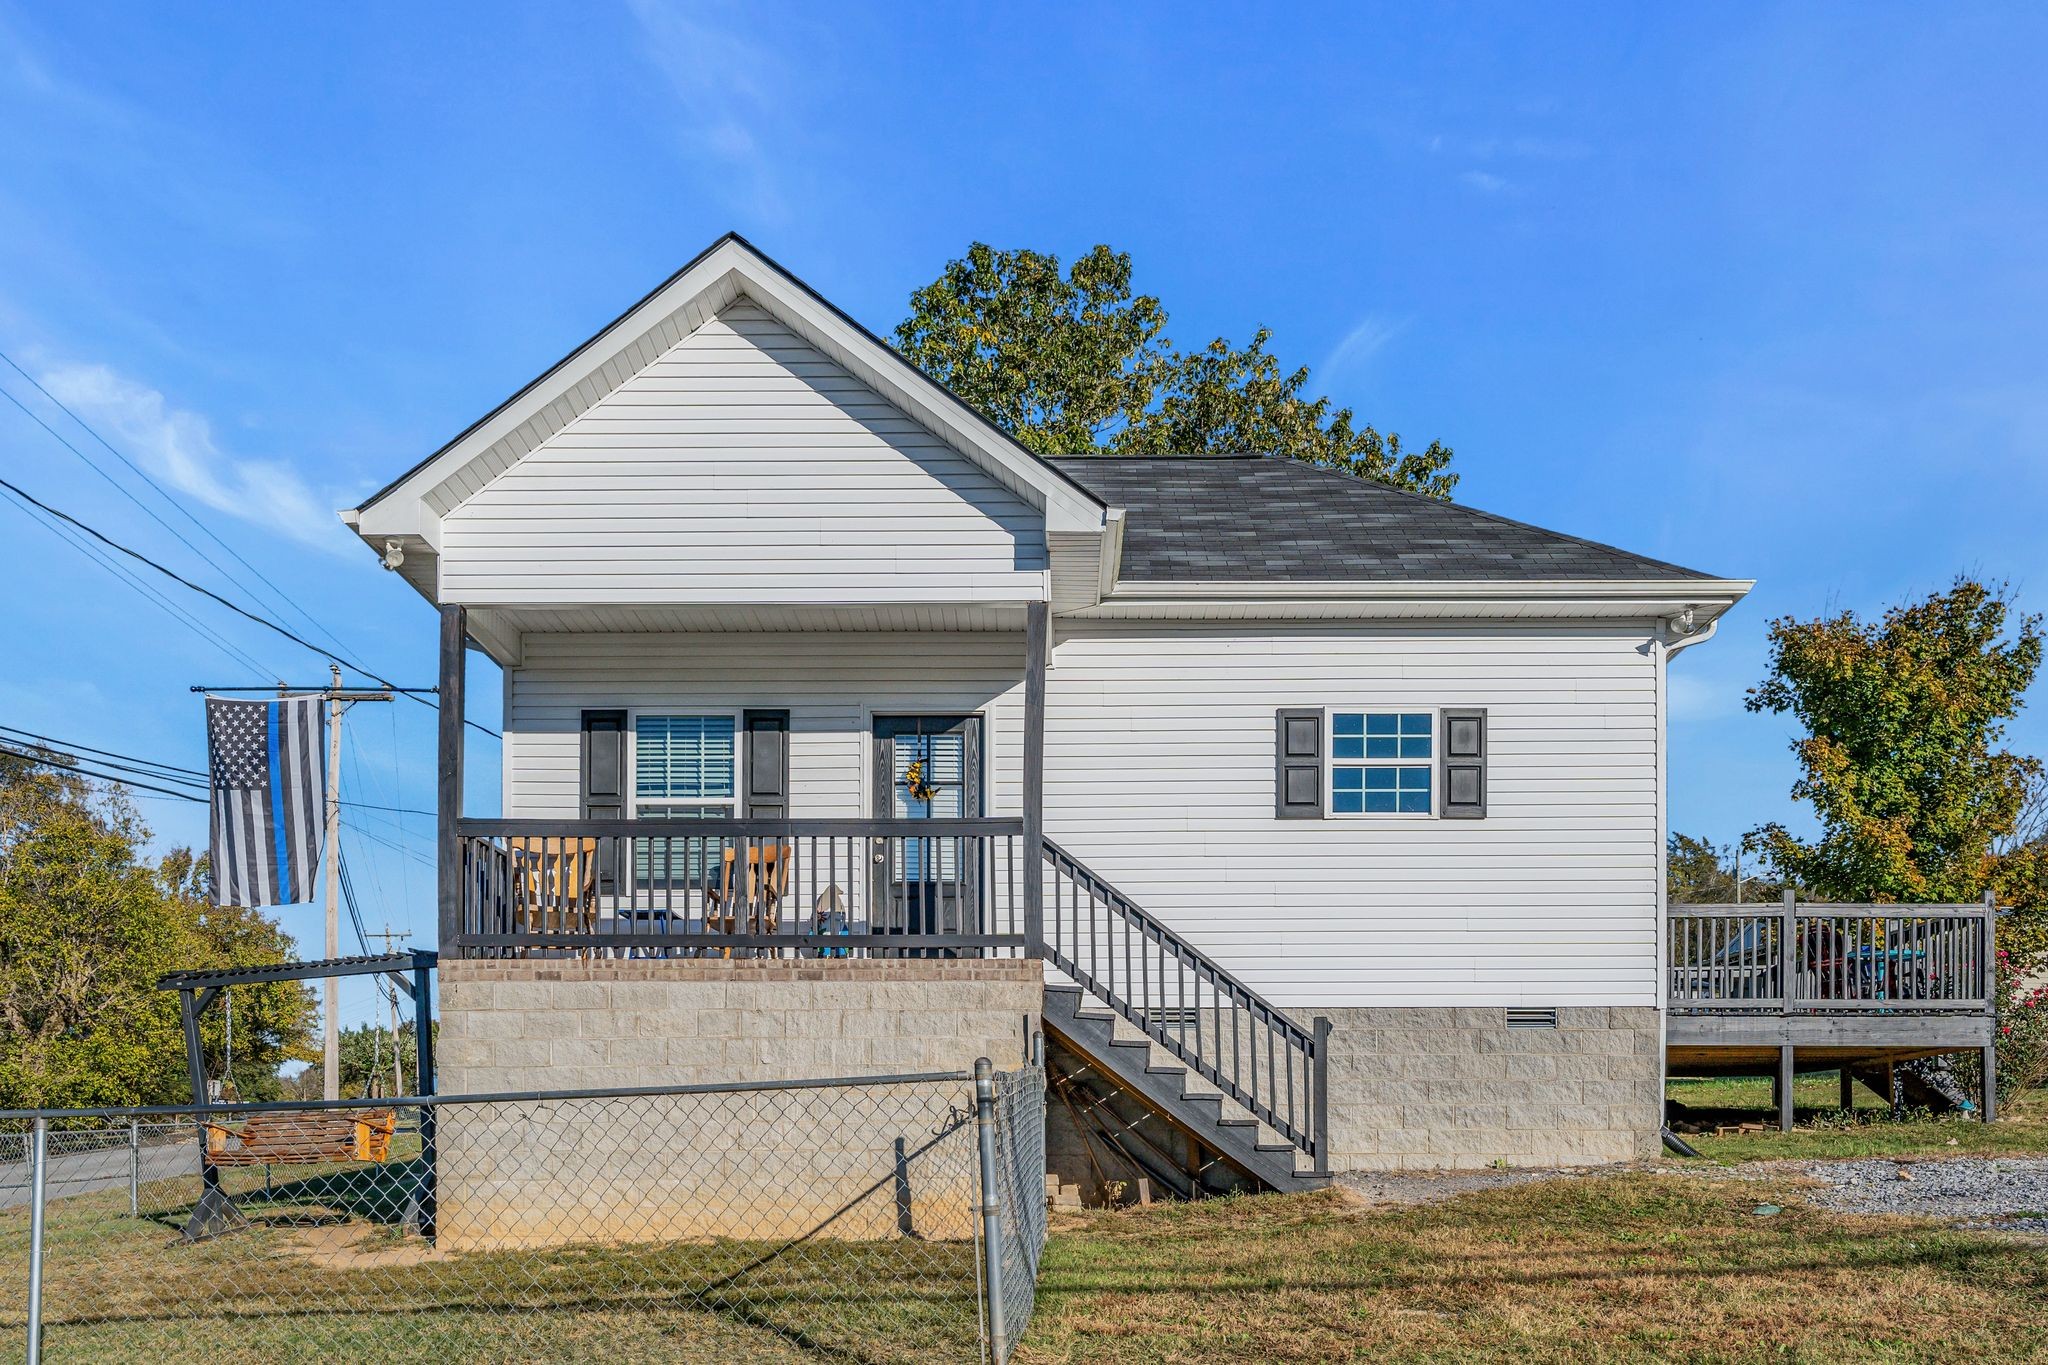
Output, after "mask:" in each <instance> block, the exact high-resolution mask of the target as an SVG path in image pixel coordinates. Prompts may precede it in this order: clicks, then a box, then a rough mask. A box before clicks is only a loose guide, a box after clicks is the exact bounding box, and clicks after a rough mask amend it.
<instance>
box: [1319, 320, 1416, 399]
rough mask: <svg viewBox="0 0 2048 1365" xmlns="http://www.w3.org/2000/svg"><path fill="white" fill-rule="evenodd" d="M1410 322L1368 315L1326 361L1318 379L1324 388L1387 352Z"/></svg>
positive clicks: (1347, 333)
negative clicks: (1383, 351) (1387, 348)
mask: <svg viewBox="0 0 2048 1365" xmlns="http://www.w3.org/2000/svg"><path fill="white" fill-rule="evenodd" d="M1407 327H1408V323H1407V321H1406V320H1405V319H1402V318H1387V317H1381V316H1380V315H1379V314H1377V313H1368V314H1366V315H1365V317H1363V318H1361V319H1360V320H1359V323H1358V325H1357V326H1356V327H1353V328H1352V329H1351V330H1350V331H1349V332H1346V333H1345V334H1344V339H1343V340H1342V341H1340V342H1338V343H1337V345H1336V346H1335V347H1334V348H1333V349H1332V350H1331V351H1330V354H1329V355H1327V356H1325V357H1324V358H1323V365H1322V369H1321V371H1320V372H1319V373H1318V375H1317V378H1318V379H1319V380H1320V381H1321V382H1322V383H1323V384H1325V385H1327V384H1329V383H1330V382H1331V381H1332V380H1334V379H1336V378H1337V377H1338V376H1340V375H1343V374H1345V373H1347V372H1350V373H1355V372H1357V371H1358V370H1361V369H1363V368H1364V367H1365V366H1366V365H1368V364H1370V363H1371V361H1372V358H1373V357H1374V356H1376V355H1378V354H1379V353H1380V352H1381V351H1382V350H1385V349H1386V347H1387V345H1388V343H1390V342H1392V341H1393V340H1394V338H1395V337H1397V336H1399V335H1401V333H1402V332H1403V331H1405V330H1407Z"/></svg>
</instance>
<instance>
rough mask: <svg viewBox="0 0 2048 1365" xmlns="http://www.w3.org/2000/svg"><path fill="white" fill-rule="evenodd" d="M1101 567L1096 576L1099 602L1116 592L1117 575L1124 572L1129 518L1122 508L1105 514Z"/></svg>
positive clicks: (1096, 591)
mask: <svg viewBox="0 0 2048 1365" xmlns="http://www.w3.org/2000/svg"><path fill="white" fill-rule="evenodd" d="M1104 520H1105V525H1104V526H1103V530H1102V550H1101V562H1100V567H1099V569H1098V571H1097V575H1096V587H1095V598H1096V600H1097V601H1098V602H1099V601H1101V600H1103V599H1104V598H1106V597H1108V596H1109V595H1110V594H1111V593H1113V592H1115V591H1116V587H1117V575H1118V574H1119V573H1120V572H1122V569H1123V562H1124V527H1125V526H1126V525H1128V524H1129V518H1128V517H1126V516H1125V515H1124V509H1123V508H1121V507H1112V508H1110V509H1109V510H1108V511H1107V513H1105V514H1104Z"/></svg>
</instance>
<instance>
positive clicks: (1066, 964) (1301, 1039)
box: [1044, 839, 1330, 1170]
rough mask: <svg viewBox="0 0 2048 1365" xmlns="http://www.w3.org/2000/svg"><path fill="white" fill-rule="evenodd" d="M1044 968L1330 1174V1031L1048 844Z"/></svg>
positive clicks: (1046, 850) (1058, 848) (1050, 842)
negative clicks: (1297, 1015) (1289, 1010)
mask: <svg viewBox="0 0 2048 1365" xmlns="http://www.w3.org/2000/svg"><path fill="white" fill-rule="evenodd" d="M1045 856H1046V861H1047V864H1048V868H1047V870H1048V872H1049V873H1050V875H1049V876H1048V877H1047V879H1046V884H1045V893H1044V895H1045V926H1044V927H1045V946H1046V953H1045V956H1046V960H1047V961H1048V962H1050V963H1051V964H1052V965H1053V966H1054V967H1057V968H1058V969H1059V970H1060V971H1063V972H1065V973H1066V974H1067V975H1068V976H1070V977H1072V978H1073V979H1074V981H1075V982H1076V983H1078V984H1079V985H1080V986H1082V987H1083V988H1084V989H1086V990H1087V991H1089V992H1090V993H1091V994H1093V995H1094V996H1095V997H1096V998H1097V999H1099V1000H1101V1001H1103V1002H1104V1003H1105V1004H1107V1005H1108V1006H1109V1007H1110V1008H1111V1009H1112V1010H1114V1011H1115V1012H1116V1013H1117V1014H1118V1015H1119V1016H1120V1017H1122V1018H1123V1019H1125V1020H1126V1021H1128V1022H1129V1023H1131V1024H1133V1025H1135V1026H1136V1027H1137V1028H1139V1029H1140V1030H1142V1031H1143V1032H1144V1034H1145V1036H1146V1037H1148V1038H1150V1039H1151V1040H1152V1041H1153V1042H1155V1043H1157V1044H1159V1046H1161V1047H1163V1048H1164V1049H1166V1051H1168V1052H1170V1053H1172V1054H1173V1055H1174V1056H1175V1057H1177V1058H1178V1059H1180V1060H1181V1061H1182V1062H1185V1063H1186V1064H1187V1065H1188V1066H1190V1067H1192V1068H1193V1069H1194V1071H1195V1072H1196V1074H1197V1075H1200V1076H1201V1077H1202V1078H1203V1079H1205V1080H1207V1081H1208V1082H1209V1083H1210V1084H1211V1085H1213V1086H1215V1087H1216V1088H1217V1089H1218V1090H1221V1091H1222V1092H1223V1093H1224V1094H1226V1095H1228V1096H1230V1098H1231V1099H1233V1100H1235V1101H1236V1102H1237V1103H1238V1104H1240V1105H1242V1106H1244V1108H1245V1109H1247V1110H1249V1111H1250V1112H1251V1113H1253V1114H1255V1115H1256V1116H1257V1117H1258V1118H1260V1119H1261V1120H1263V1121H1264V1122H1265V1123H1266V1124H1267V1125H1268V1126H1270V1127H1271V1128H1272V1129H1273V1130H1274V1131H1275V1132H1277V1133H1279V1134H1280V1135H1281V1136H1282V1137H1284V1138H1286V1139H1287V1140H1288V1141H1289V1142H1291V1143H1293V1144H1294V1146H1295V1147H1296V1149H1297V1150H1299V1151H1301V1152H1302V1153H1304V1154H1305V1155H1308V1156H1310V1157H1313V1158H1315V1161H1316V1169H1317V1170H1328V1168H1329V1167H1328V1161H1329V1143H1328V1140H1327V1133H1328V1131H1329V1122H1328V1117H1329V1116H1328V1108H1329V1106H1328V1097H1327V1086H1326V1080H1327V1075H1326V1073H1327V1069H1328V1064H1329V1033H1330V1025H1329V1021H1328V1020H1326V1019H1320V1018H1319V1019H1316V1020H1315V1021H1313V1022H1312V1023H1310V1024H1306V1025H1304V1024H1302V1023H1299V1022H1297V1021H1296V1020H1295V1019H1293V1018H1292V1017H1290V1016H1289V1015H1288V1014H1286V1013H1285V1012H1284V1011H1282V1010H1280V1009H1279V1008H1277V1007H1275V1006H1274V1005H1272V1004H1270V1003H1269V1002H1267V1001H1266V1000H1265V999H1264V998H1263V997H1262V996H1260V995H1259V994H1258V993H1257V992H1256V991H1254V990H1252V989H1251V988H1250V987H1249V986H1246V985H1245V984H1244V983H1243V982H1241V981H1239V980H1238V979H1237V978H1236V977H1234V976H1232V975H1231V974H1230V973H1229V972H1228V971H1226V970H1224V969H1223V967H1221V966H1220V965H1218V964H1217V963H1216V962H1215V961H1213V960H1212V959H1210V958H1209V957H1208V956H1206V955H1205V954H1203V953H1202V952H1201V951H1200V950H1199V949H1197V948H1196V947H1194V946H1193V945H1192V944H1190V943H1189V942H1187V940H1185V939H1183V938H1181V937H1180V936H1179V935H1178V934H1176V933H1174V932H1173V931H1172V930H1171V929H1169V928H1167V927H1166V926H1165V925H1164V924H1161V923H1160V922H1159V921H1158V920H1156V919H1154V918H1153V917H1152V916H1150V915H1148V914H1146V913H1145V912H1144V911H1143V910H1141V909H1139V908H1138V906H1137V905H1136V904H1135V903H1133V902H1132V901H1131V900H1130V899H1129V898H1128V897H1127V896H1125V895H1124V894H1123V893H1122V892H1120V891H1118V890H1117V889H1116V888H1115V887H1114V886H1111V885H1110V884H1109V883H1108V882H1107V881H1105V880H1103V879H1102V878H1101V877H1100V876H1097V875H1096V874H1095V873H1094V872H1092V871H1090V870H1089V869H1088V868H1087V867H1086V866H1084V865H1083V864H1082V863H1081V862H1079V861H1078V860H1077V859H1075V858H1074V857H1072V856H1071V855H1069V854H1068V853H1067V852H1066V851H1065V850H1064V849H1062V848H1060V846H1059V845H1058V844H1055V843H1053V842H1052V840H1050V839H1048V840H1046V841H1045Z"/></svg>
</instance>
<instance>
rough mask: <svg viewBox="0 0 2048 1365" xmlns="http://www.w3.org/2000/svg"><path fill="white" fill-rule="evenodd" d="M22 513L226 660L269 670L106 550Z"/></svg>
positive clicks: (48, 520)
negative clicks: (140, 596) (214, 632)
mask: <svg viewBox="0 0 2048 1365" xmlns="http://www.w3.org/2000/svg"><path fill="white" fill-rule="evenodd" d="M22 510H23V511H25V512H27V513H28V514H29V517H30V519H32V520H33V521H34V522H35V523H36V525H38V526H40V527H42V528H43V529H44V530H46V531H48V532H49V533H50V534H51V535H53V536H55V537H57V538H58V539H59V540H61V541H63V542H64V543H65V544H67V545H69V546H71V547H72V548H73V549H75V550H77V551H78V552H79V553H80V554H82V555H84V556H85V557H86V558H87V559H90V560H91V561H92V562H93V563H95V564H98V565H99V566H100V567H101V568H103V569H105V570H106V571H107V572H108V573H110V574H112V575H113V576H114V577H115V578H117V579H119V580H121V581H122V582H123V583H126V584H127V585H128V586H129V587H131V588H133V589H135V591H136V592H138V593H140V594H141V595H142V596H143V597H144V598H146V599H148V600H149V601H150V602H152V603H154V604H155V605H156V606H157V607H158V608H159V609H160V610H161V611H163V612H164V613H165V614H166V615H168V616H170V617H172V618H173V619H174V620H176V621H178V622H179V623H180V624H182V625H183V626H184V627H185V628H186V629H187V630H189V631H191V632H192V633H193V634H194V635H196V636H198V637H199V638H200V639H201V640H204V641H205V642H206V643H208V644H210V645H212V646H213V647H214V648H215V649H218V650H219V651H220V652H221V653H223V654H225V655H227V656H228V657H229V658H230V659H233V660H234V661H235V662H237V663H239V664H241V665H242V666H243V667H245V668H253V669H255V670H256V671H257V672H259V673H260V672H265V671H270V670H266V669H265V668H264V667H263V665H261V664H259V663H257V662H256V661H255V660H254V659H252V658H250V657H249V655H247V654H246V653H244V652H243V651H242V650H241V649H240V648H239V647H237V646H236V645H233V644H231V643H229V642H228V641H226V640H223V639H221V638H220V637H219V636H217V635H215V634H213V633H212V632H210V631H208V630H207V629H206V627H205V626H204V625H202V624H201V623H200V621H199V618H197V617H195V616H193V615H192V614H191V613H190V612H187V611H186V610H185V609H184V608H182V607H179V606H177V605H176V604H175V603H173V602H172V601H171V600H170V599H169V598H167V597H165V596H164V595H163V594H161V593H159V592H158V591H157V590H156V589H154V588H152V587H150V586H149V585H148V584H146V583H144V582H143V581H142V580H141V579H139V578H137V577H136V576H135V575H134V574H132V573H130V572H129V571H128V570H127V569H126V568H124V567H122V566H121V565H120V564H119V563H117V562H116V561H115V560H114V559H113V557H112V556H110V555H108V554H107V552H106V551H104V550H102V549H100V548H99V547H98V546H96V545H94V544H92V543H91V542H89V541H87V540H85V539H83V538H82V537H80V536H79V534H78V533H77V532H76V531H73V530H72V529H71V528H69V527H68V526H65V525H63V524H62V523H60V522H58V521H57V520H56V519H54V518H52V517H46V516H44V515H42V514H41V513H39V512H37V511H36V509H35V508H34V507H31V506H28V505H26V504H24V505H23V508H22Z"/></svg>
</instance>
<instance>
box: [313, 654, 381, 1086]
mask: <svg viewBox="0 0 2048 1365" xmlns="http://www.w3.org/2000/svg"><path fill="white" fill-rule="evenodd" d="M327 667H328V672H329V675H330V676H329V680H328V685H327V690H326V692H325V694H324V695H325V696H326V699H327V831H326V841H325V845H326V846H325V847H324V848H323V849H322V850H321V852H322V853H323V854H324V855H325V858H324V861H325V862H326V864H327V958H328V960H329V961H332V960H333V959H335V958H337V957H340V956H341V713H342V712H343V711H345V710H346V709H348V707H349V705H350V704H351V703H354V702H359V701H390V700H391V694H390V693H389V692H351V691H346V690H344V689H343V688H342V685H341V666H340V665H339V664H329V665H328V666H327ZM325 986H326V994H325V999H324V1002H323V1003H324V1008H323V1010H322V1013H323V1014H324V1015H325V1016H326V1018H325V1021H324V1027H323V1029H322V1032H323V1034H324V1035H325V1037H324V1039H323V1042H324V1047H323V1060H324V1062H325V1074H324V1076H323V1078H322V1079H323V1084H322V1086H321V1090H320V1093H321V1094H322V1095H323V1096H324V1097H325V1098H327V1099H330V1100H338V1099H340V1098H341V981H340V979H339V978H338V977H332V976H330V977H328V978H327V980H326V983H325Z"/></svg>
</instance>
